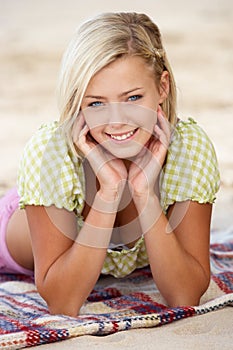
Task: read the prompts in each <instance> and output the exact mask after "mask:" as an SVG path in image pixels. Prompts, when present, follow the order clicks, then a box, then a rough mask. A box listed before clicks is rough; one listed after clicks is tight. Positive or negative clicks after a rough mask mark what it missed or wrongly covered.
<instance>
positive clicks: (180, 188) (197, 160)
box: [161, 119, 220, 208]
mask: <svg viewBox="0 0 233 350" xmlns="http://www.w3.org/2000/svg"><path fill="white" fill-rule="evenodd" d="M219 183H220V175H219V169H218V162H217V157H216V153H215V149H214V146H213V144H212V142H211V140H210V139H209V137H208V135H207V134H206V132H205V131H204V130H203V129H202V128H201V127H200V126H199V125H198V124H197V123H196V122H195V121H194V120H193V119H189V120H187V121H181V120H180V121H179V122H178V123H177V125H176V127H175V128H174V130H173V134H172V140H171V144H170V146H169V149H168V154H167V160H166V164H165V165H164V168H163V172H162V174H161V193H162V195H161V197H162V202H163V204H164V207H165V208H167V206H168V205H169V204H172V203H174V202H175V201H184V200H193V201H198V202H199V203H206V202H213V201H214V199H215V194H216V192H217V191H218V188H219Z"/></svg>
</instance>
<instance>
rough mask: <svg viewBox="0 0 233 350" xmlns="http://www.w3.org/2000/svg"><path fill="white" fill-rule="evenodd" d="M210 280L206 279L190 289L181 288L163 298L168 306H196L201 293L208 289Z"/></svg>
mask: <svg viewBox="0 0 233 350" xmlns="http://www.w3.org/2000/svg"><path fill="white" fill-rule="evenodd" d="M209 283H210V280H208V281H207V280H206V283H204V284H203V285H202V286H201V287H199V288H192V289H191V290H182V291H179V292H177V293H173V294H172V295H167V296H165V299H166V301H167V303H168V306H169V307H179V306H198V305H199V304H200V300H201V297H202V295H203V294H204V293H205V292H206V290H207V289H208V286H209Z"/></svg>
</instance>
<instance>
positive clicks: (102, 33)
mask: <svg viewBox="0 0 233 350" xmlns="http://www.w3.org/2000/svg"><path fill="white" fill-rule="evenodd" d="M124 55H136V56H140V57H142V58H143V59H144V60H145V63H147V64H148V65H150V66H151V67H153V69H154V74H155V81H156V84H157V86H159V82H160V78H161V75H162V73H163V71H164V70H166V71H168V73H169V79H170V89H169V94H168V97H167V98H166V99H165V101H164V102H163V103H162V109H163V110H164V112H165V114H166V116H167V118H168V120H169V121H170V123H171V124H172V125H174V124H175V123H176V86H175V81H174V77H173V73H172V70H171V67H170V64H169V62H168V59H167V55H166V53H165V50H164V48H163V45H162V40H161V34H160V31H159V28H158V27H157V25H156V24H155V23H153V22H152V20H151V19H150V18H149V17H148V16H147V15H145V14H140V13H135V12H128V13H126V12H119V13H103V14H100V15H98V16H96V17H94V18H93V19H90V20H88V21H87V22H85V23H83V24H82V25H81V26H80V27H79V29H78V30H77V31H76V33H75V35H74V37H73V39H72V40H71V42H70V44H69V45H68V48H67V50H66V51H65V53H64V56H63V60H62V65H61V70H60V76H59V81H58V89H57V93H58V106H59V110H60V124H61V125H62V128H63V131H64V133H65V135H66V137H67V141H68V144H69V146H70V147H71V149H72V150H73V151H74V152H75V150H74V146H73V142H72V137H71V133H72V127H73V124H74V121H75V119H76V118H77V116H78V113H79V111H80V105H81V101H82V99H83V96H84V93H85V91H86V89H87V86H88V84H89V82H90V80H91V78H92V77H93V76H94V75H95V74H96V73H97V72H98V71H100V70H101V69H102V68H103V67H105V66H106V65H108V64H109V63H111V62H113V61H115V60H116V59H117V58H119V57H122V56H124ZM75 153H76V152H75Z"/></svg>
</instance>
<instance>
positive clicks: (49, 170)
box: [18, 122, 84, 210]
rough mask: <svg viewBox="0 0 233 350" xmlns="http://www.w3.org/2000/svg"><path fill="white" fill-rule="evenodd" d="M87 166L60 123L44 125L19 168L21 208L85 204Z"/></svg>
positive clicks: (29, 146)
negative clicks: (73, 148) (68, 142)
mask: <svg viewBox="0 0 233 350" xmlns="http://www.w3.org/2000/svg"><path fill="white" fill-rule="evenodd" d="M83 176H84V175H83V168H82V165H81V164H80V161H79V160H78V159H77V157H75V156H74V155H73V154H72V152H71V150H70V149H69V147H68V145H67V142H66V139H65V137H64V135H63V131H62V128H61V127H60V126H59V124H58V122H52V123H49V124H43V125H42V126H41V127H40V128H39V129H38V130H37V131H36V132H35V133H34V135H33V136H32V137H31V139H30V140H29V141H28V143H27V144H26V146H25V148H24V151H23V154H22V157H21V161H20V164H19V169H18V190H19V194H20V196H21V202H20V203H21V207H24V206H25V205H26V204H34V205H45V206H49V205H55V206H57V207H58V208H61V207H65V208H66V209H68V210H73V209H74V208H77V206H79V205H80V206H82V205H83V186H84V185H83V182H84V180H83Z"/></svg>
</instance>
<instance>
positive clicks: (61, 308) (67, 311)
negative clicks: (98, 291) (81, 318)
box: [47, 303, 80, 317]
mask: <svg viewBox="0 0 233 350" xmlns="http://www.w3.org/2000/svg"><path fill="white" fill-rule="evenodd" d="M47 305H48V309H49V313H50V314H51V315H65V316H69V317H77V316H78V314H79V311H80V309H78V308H77V307H72V306H70V305H64V304H57V303H53V304H52V303H50V304H49V303H47Z"/></svg>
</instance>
